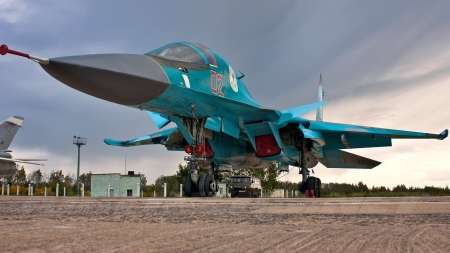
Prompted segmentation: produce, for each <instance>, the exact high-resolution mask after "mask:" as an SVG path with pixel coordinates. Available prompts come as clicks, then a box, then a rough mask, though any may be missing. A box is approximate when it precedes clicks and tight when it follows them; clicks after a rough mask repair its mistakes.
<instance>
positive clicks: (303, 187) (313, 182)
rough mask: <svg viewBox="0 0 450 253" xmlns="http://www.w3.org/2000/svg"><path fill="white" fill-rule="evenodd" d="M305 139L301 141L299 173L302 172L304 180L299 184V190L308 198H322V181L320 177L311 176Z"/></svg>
mask: <svg viewBox="0 0 450 253" xmlns="http://www.w3.org/2000/svg"><path fill="white" fill-rule="evenodd" d="M306 144H307V143H306V141H305V139H302V141H301V145H300V146H301V148H300V150H299V154H300V157H299V158H300V159H299V160H300V168H299V169H300V171H299V174H302V182H301V183H300V184H299V185H298V190H299V191H300V192H301V193H302V194H305V197H306V198H320V197H322V189H321V187H322V182H321V181H320V179H319V178H316V177H311V176H309V175H310V171H309V169H308V166H307V162H308V161H307V156H306V154H307V152H308V147H307V145H306Z"/></svg>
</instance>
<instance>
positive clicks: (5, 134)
mask: <svg viewBox="0 0 450 253" xmlns="http://www.w3.org/2000/svg"><path fill="white" fill-rule="evenodd" d="M22 122H23V117H20V116H13V117H10V118H8V119H5V120H4V121H2V122H1V124H0V150H7V149H8V148H9V145H10V144H11V142H12V140H13V139H14V136H15V135H16V133H17V131H18V130H19V128H20V127H22Z"/></svg>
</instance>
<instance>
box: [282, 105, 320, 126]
mask: <svg viewBox="0 0 450 253" xmlns="http://www.w3.org/2000/svg"><path fill="white" fill-rule="evenodd" d="M326 103H327V101H326V100H324V101H319V102H315V103H312V104H307V105H302V106H299V107H294V108H291V109H287V110H284V111H283V112H282V113H281V116H280V119H279V120H278V122H277V125H281V124H283V123H286V122H288V121H289V120H291V119H294V118H297V117H298V116H300V115H302V114H305V113H307V112H309V111H312V110H314V109H316V108H318V107H320V106H323V105H325V104H326Z"/></svg>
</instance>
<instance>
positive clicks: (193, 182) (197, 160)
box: [180, 105, 219, 197]
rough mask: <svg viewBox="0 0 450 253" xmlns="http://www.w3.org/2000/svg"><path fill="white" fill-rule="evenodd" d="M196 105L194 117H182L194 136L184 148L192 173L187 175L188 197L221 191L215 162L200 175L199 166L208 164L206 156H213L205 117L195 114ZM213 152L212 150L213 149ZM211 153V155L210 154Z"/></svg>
mask: <svg viewBox="0 0 450 253" xmlns="http://www.w3.org/2000/svg"><path fill="white" fill-rule="evenodd" d="M194 110H195V105H193V106H192V116H193V118H184V117H181V118H180V119H181V121H182V123H183V125H184V126H185V127H186V130H187V132H188V133H189V134H190V136H191V137H192V142H191V144H192V145H188V146H186V147H185V148H184V150H185V152H186V153H188V154H189V156H187V157H185V158H184V160H185V161H187V162H188V166H189V169H190V172H191V173H190V174H189V175H188V176H187V177H186V181H185V184H184V189H185V192H186V197H212V196H213V195H215V193H216V192H218V191H219V185H218V183H219V181H218V171H217V168H216V166H215V164H214V163H209V167H210V168H209V171H208V173H206V174H203V175H199V174H198V171H199V166H201V165H205V164H207V162H206V158H208V157H211V156H212V155H213V154H212V155H211V154H210V153H209V152H210V148H208V147H209V144H208V142H207V140H206V136H205V129H204V126H205V119H200V120H198V119H197V118H195V115H194ZM211 152H212V151H211ZM208 155H209V156H208Z"/></svg>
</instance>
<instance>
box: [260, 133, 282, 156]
mask: <svg viewBox="0 0 450 253" xmlns="http://www.w3.org/2000/svg"><path fill="white" fill-rule="evenodd" d="M255 143H256V156H258V157H268V156H274V155H278V154H279V153H281V148H280V147H278V144H277V141H276V140H275V136H273V134H268V135H261V136H256V137H255Z"/></svg>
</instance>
